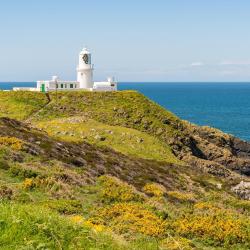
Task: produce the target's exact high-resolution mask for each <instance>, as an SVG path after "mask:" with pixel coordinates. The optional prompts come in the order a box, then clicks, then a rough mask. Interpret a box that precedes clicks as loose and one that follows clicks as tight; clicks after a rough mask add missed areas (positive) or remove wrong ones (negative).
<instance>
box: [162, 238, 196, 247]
mask: <svg viewBox="0 0 250 250" xmlns="http://www.w3.org/2000/svg"><path fill="white" fill-rule="evenodd" d="M160 247H161V249H169V250H170V249H171V250H180V249H183V250H192V249H194V248H193V244H192V242H191V241H190V240H188V239H186V238H182V237H170V236H169V237H168V238H166V239H164V240H162V241H161V243H160Z"/></svg>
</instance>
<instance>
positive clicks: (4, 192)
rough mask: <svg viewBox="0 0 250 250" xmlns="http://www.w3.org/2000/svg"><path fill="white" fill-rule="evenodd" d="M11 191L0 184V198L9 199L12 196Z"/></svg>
mask: <svg viewBox="0 0 250 250" xmlns="http://www.w3.org/2000/svg"><path fill="white" fill-rule="evenodd" d="M12 195H13V191H12V189H11V188H9V187H7V186H5V185H1V186H0V200H5V199H6V200H10V199H11V198H12Z"/></svg>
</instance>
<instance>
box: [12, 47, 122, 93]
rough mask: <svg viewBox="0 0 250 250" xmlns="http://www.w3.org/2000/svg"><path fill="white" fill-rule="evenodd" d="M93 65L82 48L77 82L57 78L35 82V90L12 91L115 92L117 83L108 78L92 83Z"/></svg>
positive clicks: (87, 52)
mask: <svg viewBox="0 0 250 250" xmlns="http://www.w3.org/2000/svg"><path fill="white" fill-rule="evenodd" d="M93 69H94V67H93V64H91V53H90V52H89V51H88V50H87V49H86V48H84V49H83V50H82V51H81V52H80V54H79V62H78V67H77V81H62V80H60V79H59V78H58V77H57V76H53V77H52V79H51V80H45V81H37V87H36V88H13V90H30V91H41V92H48V91H55V90H83V89H84V90H90V91H116V90H117V82H115V81H114V78H113V77H109V78H108V80H107V81H106V82H93Z"/></svg>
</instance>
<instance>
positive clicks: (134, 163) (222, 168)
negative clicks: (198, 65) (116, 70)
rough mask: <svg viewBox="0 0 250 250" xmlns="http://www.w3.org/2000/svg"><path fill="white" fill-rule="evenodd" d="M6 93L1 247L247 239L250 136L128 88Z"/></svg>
mask: <svg viewBox="0 0 250 250" xmlns="http://www.w3.org/2000/svg"><path fill="white" fill-rule="evenodd" d="M4 95H6V96H8V98H7V97H6V98H7V99H8V101H6V100H7V99H3V102H4V104H3V106H4V105H5V106H6V107H8V109H7V111H8V112H5V111H4V109H1V110H2V114H1V116H4V117H5V118H0V206H1V207H0V208H1V209H0V233H1V235H0V248H1V249H27V247H28V249H138V250H139V249H150V250H151V249H153V250H154V249H155V250H156V249H157V250H158V249H209V250H210V249H249V248H250V245H249V242H250V238H249V235H250V234H249V231H250V228H249V225H250V220H249V218H250V216H249V215H250V203H249V202H250V201H249V200H243V199H240V198H239V197H242V198H246V196H243V193H240V191H239V190H238V191H237V192H236V193H237V195H236V194H235V193H234V192H233V190H232V187H234V186H235V185H236V184H238V183H240V181H242V180H243V181H245V182H247V181H248V177H247V171H248V168H247V166H249V165H247V164H248V160H249V152H250V150H249V144H247V143H245V142H242V141H240V140H239V139H236V138H234V137H232V136H230V135H226V134H224V133H222V132H221V131H218V130H215V129H211V128H202V127H197V126H195V125H192V124H189V123H187V122H184V121H182V120H180V119H179V118H178V117H176V116H175V115H173V114H172V113H170V112H168V111H166V110H164V109H163V108H161V107H160V106H158V105H157V104H155V103H154V102H151V101H150V100H148V99H147V98H146V97H144V96H142V95H141V94H139V93H136V92H133V91H124V92H123V91H122V92H114V93H95V92H93V93H91V92H59V93H58V94H57V95H56V93H50V99H51V101H49V102H48V100H47V99H45V97H44V96H43V95H42V94H40V93H32V94H31V93H30V92H16V93H14V94H13V93H12V92H9V93H4ZM31 97H32V98H31ZM31 99H32V100H31ZM17 100H19V101H17ZM17 103H18V104H17ZM46 104H47V105H46ZM19 105H21V107H22V108H21V109H20V110H19V111H17V110H16V108H17V107H18V106H19ZM3 106H2V107H3ZM25 107H27V110H26V109H25ZM6 117H9V118H6ZM10 118H15V119H17V120H15V119H10ZM27 119H28V122H27ZM18 120H19V121H18ZM20 120H23V121H24V122H20ZM180 159H181V160H180ZM236 165H237V168H236V167H235V166H236ZM243 170H244V171H245V172H243ZM244 192H245V193H244V194H246V193H247V191H246V190H245V189H244ZM14 236H15V237H14Z"/></svg>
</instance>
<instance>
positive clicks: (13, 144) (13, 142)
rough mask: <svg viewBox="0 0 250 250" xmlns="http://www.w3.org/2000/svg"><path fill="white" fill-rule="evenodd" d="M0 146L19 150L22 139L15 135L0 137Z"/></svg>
mask: <svg viewBox="0 0 250 250" xmlns="http://www.w3.org/2000/svg"><path fill="white" fill-rule="evenodd" d="M0 146H6V147H10V148H11V149H13V150H21V149H22V146H23V141H21V140H19V139H17V138H15V137H8V136H4V137H0Z"/></svg>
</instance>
